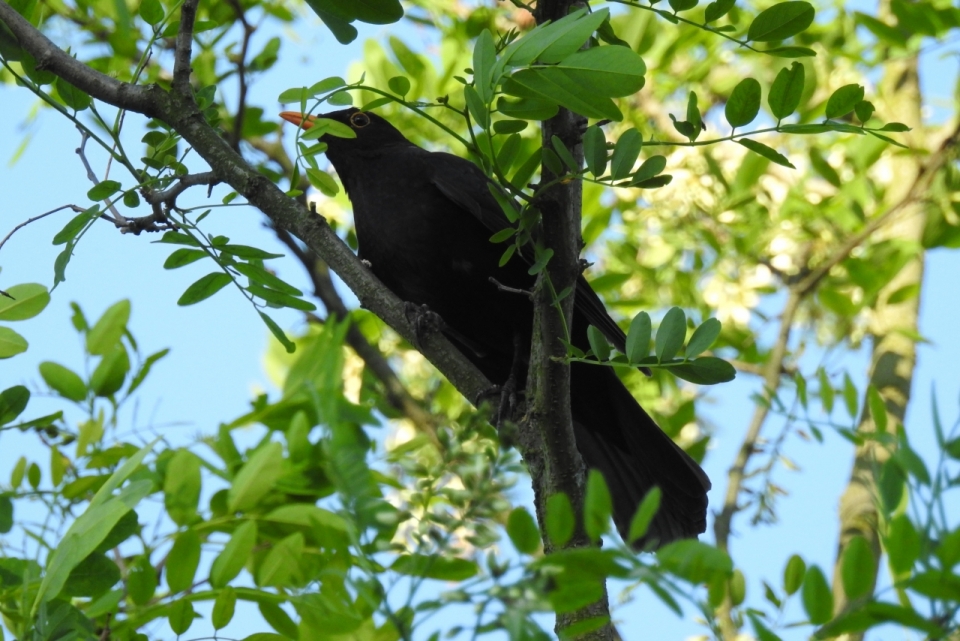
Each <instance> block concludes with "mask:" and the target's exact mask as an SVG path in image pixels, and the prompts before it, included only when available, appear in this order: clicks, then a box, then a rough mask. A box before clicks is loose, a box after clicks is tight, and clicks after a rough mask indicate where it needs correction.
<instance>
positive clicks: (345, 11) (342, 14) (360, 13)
mask: <svg viewBox="0 0 960 641" xmlns="http://www.w3.org/2000/svg"><path fill="white" fill-rule="evenodd" d="M307 4H309V5H310V8H311V9H313V10H314V11H316V12H317V13H318V15H319V14H320V12H321V11H322V12H323V13H329V14H332V15H334V16H336V17H338V18H340V19H342V20H346V21H348V22H352V21H354V20H359V21H360V22H366V23H368V24H391V23H393V22H396V21H398V20H399V19H400V18H402V17H403V7H402V6H400V0H309V1H308V2H307ZM320 17H321V19H322V18H323V16H322V15H320Z"/></svg>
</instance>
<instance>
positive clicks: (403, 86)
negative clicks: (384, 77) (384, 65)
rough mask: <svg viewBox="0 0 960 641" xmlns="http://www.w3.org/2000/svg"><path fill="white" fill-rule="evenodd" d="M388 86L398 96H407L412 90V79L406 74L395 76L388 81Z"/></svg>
mask: <svg viewBox="0 0 960 641" xmlns="http://www.w3.org/2000/svg"><path fill="white" fill-rule="evenodd" d="M387 86H388V87H390V91H392V92H393V93H395V94H397V95H398V96H406V95H407V93H408V92H409V91H410V80H409V79H408V78H407V77H406V76H394V77H393V78H390V80H388V81H387Z"/></svg>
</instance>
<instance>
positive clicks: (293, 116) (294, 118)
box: [280, 111, 316, 129]
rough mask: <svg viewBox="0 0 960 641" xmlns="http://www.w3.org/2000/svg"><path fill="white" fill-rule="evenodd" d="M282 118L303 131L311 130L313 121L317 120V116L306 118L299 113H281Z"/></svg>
mask: <svg viewBox="0 0 960 641" xmlns="http://www.w3.org/2000/svg"><path fill="white" fill-rule="evenodd" d="M280 117H281V118H283V119H284V120H286V121H287V122H292V123H293V124H295V125H297V126H298V127H300V128H301V129H309V128H310V127H312V126H313V121H314V120H316V116H304V115H303V114H302V113H300V112H299V111H281V112H280Z"/></svg>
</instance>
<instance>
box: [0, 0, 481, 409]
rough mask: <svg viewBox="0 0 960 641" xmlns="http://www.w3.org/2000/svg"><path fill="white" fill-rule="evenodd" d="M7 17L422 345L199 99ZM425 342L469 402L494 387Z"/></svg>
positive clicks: (37, 50) (26, 41) (44, 54)
mask: <svg viewBox="0 0 960 641" xmlns="http://www.w3.org/2000/svg"><path fill="white" fill-rule="evenodd" d="M0 20H2V21H3V22H4V23H5V24H6V25H7V27H8V28H9V29H10V31H11V32H12V33H13V34H14V35H15V36H16V37H17V39H18V40H19V42H20V44H21V46H22V47H23V48H24V49H25V50H26V51H28V52H29V53H30V54H31V55H32V56H34V57H35V58H36V59H37V60H38V62H40V63H42V64H43V65H44V67H43V68H45V69H48V70H49V71H51V72H52V73H54V75H57V76H59V77H62V78H64V80H67V81H68V82H70V83H71V84H73V85H75V86H76V87H78V88H79V89H81V90H83V91H85V92H87V93H89V94H90V95H91V96H92V97H94V98H96V99H97V100H101V101H103V102H106V103H108V104H111V105H114V106H115V107H118V108H121V109H127V110H129V111H135V112H137V113H141V114H143V115H146V116H149V117H151V118H157V119H159V120H161V121H162V122H164V123H166V124H167V125H169V126H170V127H171V128H173V130H174V131H176V132H177V133H178V134H180V135H181V136H183V138H184V140H186V141H187V142H188V143H189V144H190V145H191V146H192V147H193V149H194V150H195V151H196V152H197V153H198V154H199V155H200V157H202V158H203V159H204V160H205V161H206V162H207V163H208V164H209V165H210V168H211V170H212V171H213V173H214V174H215V175H216V176H218V177H219V178H220V180H222V181H223V182H225V183H227V184H228V185H230V186H231V187H232V188H233V189H234V190H235V191H236V192H237V193H238V194H240V195H242V196H243V197H244V198H246V199H247V201H248V202H249V203H250V204H252V205H254V206H255V207H257V208H259V209H260V211H262V212H263V213H264V214H266V215H267V217H268V218H269V219H270V220H271V222H272V224H274V225H275V226H276V227H278V228H280V229H284V230H287V231H289V232H290V233H292V234H293V235H295V236H296V237H298V238H299V239H300V240H301V241H303V243H304V244H305V245H306V246H307V247H308V248H309V249H310V250H311V251H312V252H314V253H316V254H317V255H318V256H320V257H321V258H322V259H323V260H324V261H325V262H326V263H327V264H328V265H330V268H331V269H333V270H334V271H335V272H336V273H337V275H339V276H340V278H341V279H343V281H344V282H345V283H346V284H347V286H348V287H349V288H350V289H351V290H352V291H353V292H354V293H355V294H356V295H357V298H358V299H359V300H360V304H361V305H362V306H363V307H365V308H366V309H369V310H371V311H372V312H373V313H374V314H376V315H377V316H379V317H380V318H381V319H383V320H384V321H385V322H386V323H387V324H388V325H390V326H391V327H392V328H393V329H394V330H395V331H396V332H397V333H398V334H400V335H401V336H403V337H404V338H405V339H407V340H408V341H410V343H411V344H414V343H415V341H417V340H418V339H417V337H416V336H415V335H414V331H413V328H412V327H411V326H410V323H409V322H408V321H407V318H406V315H405V314H404V310H403V303H402V302H401V301H400V299H399V298H397V296H396V295H395V294H393V292H391V291H390V290H388V289H387V288H386V287H385V286H384V285H383V283H381V282H380V281H379V280H377V278H376V277H375V276H374V275H373V274H372V273H370V270H369V269H367V268H366V267H365V266H364V265H363V264H362V263H361V262H360V260H359V259H358V258H357V256H356V255H355V254H354V253H353V251H352V250H351V249H350V248H349V247H347V245H346V244H345V243H344V242H343V241H342V240H341V239H340V238H339V237H338V236H337V235H336V234H335V233H334V231H333V230H332V229H331V228H330V226H329V225H327V224H326V221H325V220H324V219H323V218H322V217H321V216H318V215H316V214H313V213H311V212H309V211H307V210H306V208H304V207H303V205H301V204H299V203H297V202H296V201H294V200H293V199H291V198H289V197H287V196H286V195H285V194H284V193H283V192H282V191H280V189H279V188H278V187H277V186H276V185H274V184H273V183H272V182H270V180H269V179H268V178H266V177H265V176H263V175H262V174H260V173H259V172H258V171H257V170H256V169H254V168H253V167H251V166H250V165H249V164H247V162H246V161H245V160H244V159H243V158H242V157H241V156H240V155H239V154H237V153H236V151H234V150H233V149H232V148H231V147H230V145H229V144H228V143H227V141H225V140H224V139H223V137H222V136H221V135H220V133H219V132H218V131H216V130H214V129H213V128H211V127H210V126H209V125H208V124H207V123H206V121H205V120H204V119H203V115H202V114H201V113H199V111H198V110H197V108H196V104H195V103H194V102H193V97H192V95H189V94H188V95H186V96H184V95H182V94H178V93H168V92H166V91H164V90H163V89H162V88H160V87H159V86H157V85H152V86H150V87H138V86H135V85H129V84H127V83H124V82H121V81H118V80H116V79H114V78H110V77H109V76H106V75H104V74H101V73H99V72H97V71H95V70H93V69H91V68H90V67H87V66H86V65H84V64H83V63H82V62H80V61H78V60H76V59H74V58H73V57H72V56H69V55H67V54H66V53H65V52H64V51H63V50H61V49H60V48H58V47H57V46H56V45H55V44H53V43H52V42H51V41H50V40H49V39H48V38H47V37H46V36H44V35H43V34H41V33H40V32H39V31H38V30H37V29H36V28H34V27H33V25H31V24H30V23H29V22H27V21H26V20H24V19H23V18H22V17H21V16H20V15H19V14H18V13H17V12H16V11H14V10H13V8H12V7H10V5H9V4H7V3H6V2H4V1H0ZM418 342H419V346H420V351H421V352H422V353H423V355H424V356H426V357H427V359H428V360H430V362H431V363H433V364H434V366H436V368H437V369H438V370H440V372H441V373H443V375H444V376H446V377H447V379H448V380H449V381H450V382H451V383H452V384H453V385H454V387H456V388H457V389H458V390H459V391H460V393H462V394H463V395H464V396H466V397H467V398H468V399H475V398H478V397H479V396H480V394H481V392H484V391H486V390H489V389H490V387H491V384H490V381H488V380H487V378H486V377H485V376H484V375H483V374H482V373H481V372H480V371H479V370H478V369H477V368H476V367H475V366H474V365H473V364H472V363H471V362H470V361H469V360H467V359H466V358H465V357H464V356H463V355H462V354H461V353H460V352H459V351H458V350H457V349H456V347H454V346H453V345H452V344H451V343H450V342H449V341H448V340H447V339H446V338H445V337H444V336H442V335H441V334H430V335H427V336H424V337H421V338H420V339H419V341H418Z"/></svg>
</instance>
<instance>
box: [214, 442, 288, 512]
mask: <svg viewBox="0 0 960 641" xmlns="http://www.w3.org/2000/svg"><path fill="white" fill-rule="evenodd" d="M282 474H283V446H282V445H280V443H276V442H271V443H267V444H266V445H264V446H263V447H261V448H259V449H258V450H256V451H255V452H254V453H253V455H252V456H251V457H250V459H249V460H248V461H247V462H246V463H245V464H244V466H243V467H242V468H240V471H239V472H238V473H237V475H236V476H235V477H234V479H233V483H231V485H230V489H229V490H228V492H227V506H228V508H229V510H230V511H231V512H243V511H246V510H248V509H250V508H252V507H253V506H255V505H256V504H257V502H258V501H260V499H261V498H263V497H264V496H265V495H266V494H267V492H269V491H270V490H272V489H273V486H274V484H275V483H276V482H277V479H279V478H280V476H281V475H282Z"/></svg>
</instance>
